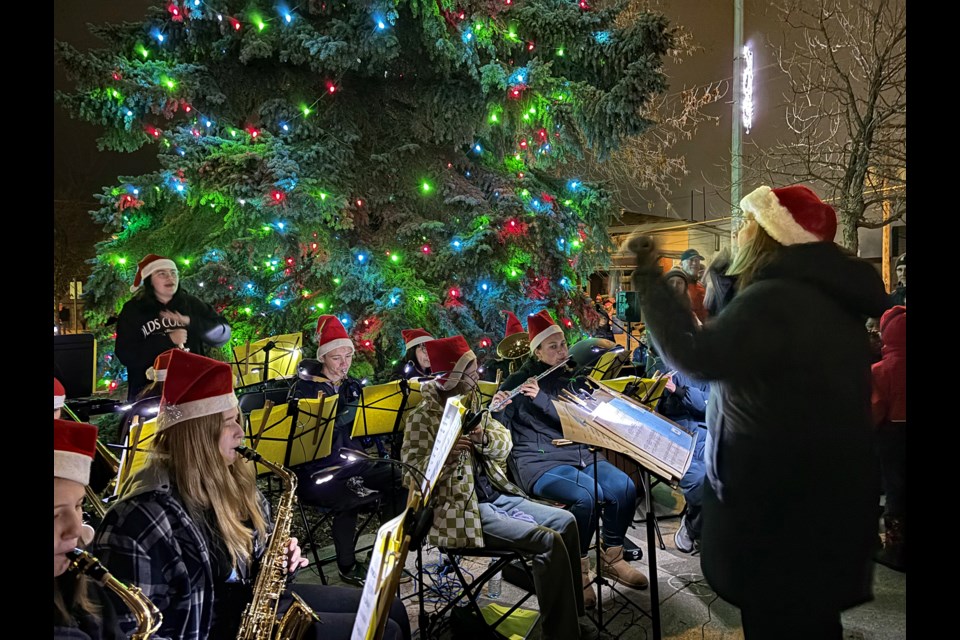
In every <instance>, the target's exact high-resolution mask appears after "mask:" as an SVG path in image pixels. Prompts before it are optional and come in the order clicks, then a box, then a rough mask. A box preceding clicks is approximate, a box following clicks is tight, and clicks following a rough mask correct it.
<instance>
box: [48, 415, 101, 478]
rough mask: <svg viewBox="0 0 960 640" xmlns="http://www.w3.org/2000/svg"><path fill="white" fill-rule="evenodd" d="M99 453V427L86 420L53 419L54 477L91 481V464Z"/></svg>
mask: <svg viewBox="0 0 960 640" xmlns="http://www.w3.org/2000/svg"><path fill="white" fill-rule="evenodd" d="M96 453H97V428H96V427H95V426H93V425H92V424H86V423H84V422H73V421H72V420H60V419H59V418H54V419H53V477H54V478H64V479H66V480H73V481H74V482H79V483H80V484H87V483H88V482H90V464H91V463H92V462H93V457H94V456H95V455H96Z"/></svg>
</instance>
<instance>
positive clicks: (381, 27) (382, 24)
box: [373, 15, 387, 31]
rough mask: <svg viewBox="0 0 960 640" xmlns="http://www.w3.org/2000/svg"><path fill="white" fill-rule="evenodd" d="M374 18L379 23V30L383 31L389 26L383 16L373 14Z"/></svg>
mask: <svg viewBox="0 0 960 640" xmlns="http://www.w3.org/2000/svg"><path fill="white" fill-rule="evenodd" d="M373 19H374V21H375V22H376V23H377V31H383V30H384V29H386V28H387V23H386V22H384V20H383V16H379V15H377V16H373Z"/></svg>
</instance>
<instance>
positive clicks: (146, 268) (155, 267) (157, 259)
mask: <svg viewBox="0 0 960 640" xmlns="http://www.w3.org/2000/svg"><path fill="white" fill-rule="evenodd" d="M176 268H177V265H175V264H174V263H173V260H171V259H170V258H164V257H163V256H158V255H156V254H154V253H151V254H150V255H148V256H146V257H145V258H144V259H143V260H141V261H140V262H138V263H137V275H136V276H134V278H133V286H131V287H130V291H136V290H137V289H139V288H140V286H141V285H142V284H143V281H144V280H146V279H147V278H148V277H150V275H151V274H153V272H154V271H159V270H160V269H176Z"/></svg>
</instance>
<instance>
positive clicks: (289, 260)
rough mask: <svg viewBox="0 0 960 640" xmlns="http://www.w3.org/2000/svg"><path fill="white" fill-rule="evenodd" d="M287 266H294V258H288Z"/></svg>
mask: <svg viewBox="0 0 960 640" xmlns="http://www.w3.org/2000/svg"><path fill="white" fill-rule="evenodd" d="M287 264H288V265H290V266H291V267H292V266H293V258H287Z"/></svg>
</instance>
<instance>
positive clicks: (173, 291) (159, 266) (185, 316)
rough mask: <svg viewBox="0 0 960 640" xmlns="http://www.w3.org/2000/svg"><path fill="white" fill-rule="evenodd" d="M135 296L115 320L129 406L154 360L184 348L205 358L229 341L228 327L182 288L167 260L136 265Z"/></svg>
mask: <svg viewBox="0 0 960 640" xmlns="http://www.w3.org/2000/svg"><path fill="white" fill-rule="evenodd" d="M130 291H131V292H133V293H134V295H133V297H132V298H131V299H130V300H128V301H127V302H126V303H125V304H124V305H123V308H122V309H121V310H120V316H119V317H118V318H117V342H116V348H115V352H116V354H117V358H119V359H120V362H122V363H123V365H124V366H125V367H126V368H127V400H128V401H130V402H132V401H134V400H136V399H137V396H138V395H139V393H140V390H141V389H143V387H145V386H147V383H148V380H147V369H148V368H149V367H150V366H151V365H152V364H153V361H154V358H156V357H157V356H158V355H160V354H161V353H163V352H164V351H166V350H168V349H170V348H171V347H180V348H185V349H188V350H189V351H191V352H193V353H196V354H199V355H206V347H207V346H210V347H220V346H223V345H225V344H226V343H227V342H228V341H229V340H230V325H229V324H227V321H226V319H224V317H223V316H221V315H220V314H218V313H217V312H216V311H214V309H213V307H211V306H210V305H209V304H207V303H206V302H203V301H202V300H200V299H199V298H197V297H195V296H192V295H190V294H189V293H187V292H186V291H183V290H182V289H181V288H180V272H179V271H178V270H177V266H176V264H175V263H174V262H173V260H171V259H169V258H164V257H163V256H158V255H155V254H152V253H151V254H150V255H148V256H146V257H144V258H143V260H141V261H140V262H139V263H138V264H137V274H136V277H135V278H134V280H133V286H131V287H130Z"/></svg>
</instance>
